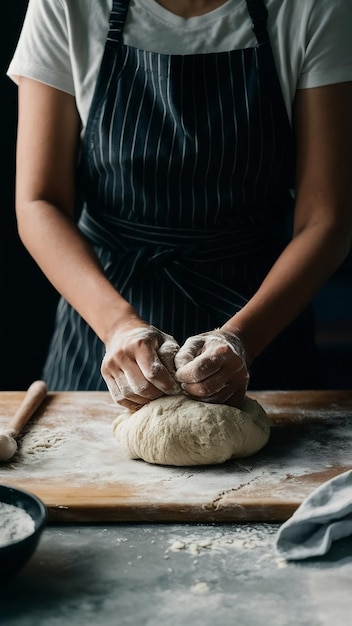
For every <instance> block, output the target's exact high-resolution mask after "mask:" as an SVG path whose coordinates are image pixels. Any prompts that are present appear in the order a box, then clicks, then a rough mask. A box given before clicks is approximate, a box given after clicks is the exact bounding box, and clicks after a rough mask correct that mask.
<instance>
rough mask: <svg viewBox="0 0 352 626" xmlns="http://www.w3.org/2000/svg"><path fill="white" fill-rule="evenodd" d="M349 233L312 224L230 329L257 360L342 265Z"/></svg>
mask: <svg viewBox="0 0 352 626" xmlns="http://www.w3.org/2000/svg"><path fill="white" fill-rule="evenodd" d="M349 230H350V229H349V228H345V229H344V230H343V232H341V227H339V228H337V227H336V228H333V227H329V226H327V225H326V226H322V225H319V224H312V225H311V226H307V227H306V228H304V229H303V230H302V231H301V232H299V233H298V234H297V235H296V236H295V237H294V238H293V240H292V241H291V242H290V244H289V245H288V246H287V248H286V249H285V250H284V251H283V253H282V254H281V256H280V257H279V259H278V260H277V262H276V263H275V265H274V266H273V267H272V269H271V270H270V272H269V273H268V275H267V276H266V278H265V280H264V281H263V283H262V285H261V286H260V288H259V289H258V291H257V292H256V293H255V294H254V296H253V297H252V298H251V299H250V300H249V302H248V303H247V304H246V305H245V306H244V307H243V309H241V311H240V312H238V313H237V314H236V315H235V316H234V317H232V318H231V319H230V320H229V321H228V322H227V323H226V324H225V325H224V326H223V329H224V330H230V331H232V332H234V333H235V334H237V335H238V336H239V337H240V338H241V339H242V341H243V344H244V346H245V350H246V355H247V361H248V363H249V364H250V363H251V362H252V361H253V359H254V358H255V357H256V356H258V354H260V353H261V352H262V350H263V349H264V348H265V347H266V346H267V345H268V344H269V343H270V342H271V341H272V340H273V339H274V338H275V337H276V336H277V335H278V334H279V333H280V332H281V331H282V330H283V329H284V328H285V327H286V326H287V325H288V324H290V323H291V322H292V321H293V320H294V319H295V318H296V317H297V316H298V315H299V313H300V312H301V311H302V310H303V309H304V308H305V307H306V306H307V305H308V304H309V303H310V302H311V301H312V299H313V297H314V296H315V295H316V293H317V292H318V291H319V289H320V288H321V287H322V286H323V285H324V283H325V282H326V281H327V279H328V278H329V277H330V276H331V275H332V273H333V272H334V271H335V270H336V269H337V267H338V266H339V265H340V264H341V263H342V261H343V260H344V258H345V256H346V254H347V253H348V250H349V246H350V234H349Z"/></svg>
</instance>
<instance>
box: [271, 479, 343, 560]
mask: <svg viewBox="0 0 352 626" xmlns="http://www.w3.org/2000/svg"><path fill="white" fill-rule="evenodd" d="M349 535H352V470H348V471H347V472H344V473H343V474H339V475H338V476H336V477H335V478H332V479H331V480H328V481H327V482H325V483H323V484H322V485H320V487H318V488H317V489H316V490H315V491H313V492H312V493H311V494H310V495H309V496H308V498H306V500H304V501H303V502H302V504H301V505H300V506H299V507H298V509H297V510H296V511H295V512H294V514H293V515H292V516H291V517H290V518H289V519H288V520H287V521H286V522H285V523H284V524H283V525H282V526H280V528H279V531H278V533H277V536H276V542H275V545H276V550H277V551H278V553H279V554H280V556H282V557H284V558H285V559H287V560H300V559H308V558H311V557H316V556H322V555H324V554H327V552H328V551H329V550H330V547H331V544H332V542H333V541H336V540H337V539H342V538H343V537H348V536H349Z"/></svg>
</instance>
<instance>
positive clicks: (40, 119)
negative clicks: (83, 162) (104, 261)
mask: <svg viewBox="0 0 352 626" xmlns="http://www.w3.org/2000/svg"><path fill="white" fill-rule="evenodd" d="M79 132H80V120H79V116H78V113H77V110H76V106H75V100H74V98H73V97H72V96H71V95H69V94H67V93H64V92H61V91H59V90H57V89H54V88H51V87H48V86H47V85H44V84H41V83H39V82H37V81H33V80H30V79H26V78H22V79H21V81H20V85H19V123H18V142H17V184H16V212H17V220H18V229H19V234H20V237H21V239H22V241H23V243H24V245H25V246H26V247H27V249H28V250H29V252H30V253H31V255H32V256H33V257H34V259H35V260H36V262H37V263H38V265H39V266H40V267H41V269H42V270H43V272H44V273H45V275H46V276H47V277H48V279H49V280H50V281H51V282H52V284H53V285H54V286H55V288H56V289H57V290H58V292H59V293H60V294H62V295H63V296H64V298H66V300H67V301H68V302H69V303H70V304H71V305H72V306H73V307H74V308H75V309H76V310H77V311H78V312H79V314H80V315H81V316H82V317H83V318H84V319H85V320H86V322H87V323H88V324H89V325H90V326H91V327H92V328H93V330H94V331H95V332H96V334H97V335H98V336H99V337H100V339H101V340H102V341H103V342H104V343H105V345H106V346H107V356H106V359H105V362H104V377H105V378H106V379H108V381H109V388H110V389H111V391H113V395H115V397H116V398H118V399H120V398H119V390H118V389H117V388H115V382H116V379H117V378H119V376H120V377H122V378H123V381H124V384H126V391H127V390H128V382H127V381H126V379H125V376H124V375H123V371H124V370H125V369H127V370H128V371H129V372H131V373H132V376H131V377H132V379H133V385H134V387H135V389H137V388H138V389H139V390H140V394H139V393H137V394H136V397H134V400H136V401H137V402H140V403H143V402H145V401H146V399H150V398H152V397H156V396H158V395H162V394H161V391H160V390H163V391H165V392H167V391H168V390H169V391H170V389H174V381H173V379H172V377H171V376H170V375H169V374H168V372H167V371H166V370H165V368H164V367H163V365H162V364H161V363H160V361H159V359H158V357H157V355H156V349H158V347H159V343H160V336H157V337H156V336H155V334H154V335H153V336H150V334H149V335H148V337H149V339H148V340H147V341H145V340H144V337H145V333H144V335H143V336H142V338H140V337H139V335H138V337H139V338H138V337H137V340H135V339H134V340H133V341H127V342H126V341H124V342H123V343H124V347H123V348H121V341H120V336H121V333H122V331H123V333H125V334H126V332H130V331H135V329H140V328H141V327H142V328H143V329H144V330H148V329H149V325H148V324H146V323H145V322H143V321H142V320H141V319H140V318H139V316H138V315H137V313H136V311H135V310H134V309H133V308H132V307H131V306H130V305H129V303H128V302H127V301H126V300H124V298H122V297H121V296H120V294H119V293H118V292H117V291H116V290H115V289H114V287H113V285H111V284H110V282H109V281H108V280H107V278H106V277H105V274H104V272H103V270H102V267H101V265H100V263H99V260H98V258H97V257H96V255H95V253H94V250H93V248H92V247H91V245H90V244H89V242H88V241H87V240H86V238H85V237H84V236H83V235H82V233H81V232H80V231H79V229H78V228H77V226H76V224H75V222H74V219H73V211H74V195H75V172H76V162H77V153H78V145H79ZM137 334H138V333H137ZM137 353H138V354H137ZM138 360H139V361H138ZM137 361H138V364H137ZM154 383H155V385H154ZM120 395H121V394H120ZM133 395H134V394H132V396H133Z"/></svg>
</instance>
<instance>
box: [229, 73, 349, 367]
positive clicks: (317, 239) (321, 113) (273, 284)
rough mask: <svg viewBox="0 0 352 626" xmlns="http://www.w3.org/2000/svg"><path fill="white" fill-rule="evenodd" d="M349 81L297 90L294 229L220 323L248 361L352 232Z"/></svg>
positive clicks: (330, 265)
mask: <svg viewBox="0 0 352 626" xmlns="http://www.w3.org/2000/svg"><path fill="white" fill-rule="evenodd" d="M351 111H352V83H346V84H339V85H333V86H329V87H321V88H317V89H307V90H301V91H298V92H297V97H296V102H295V107H294V125H295V131H296V144H297V170H296V203H295V213H294V234H293V239H292V241H291V243H290V244H289V245H288V246H287V248H286V249H285V250H284V252H283V254H282V255H281V256H280V257H279V259H278V261H277V262H276V264H275V265H274V267H273V268H272V270H271V271H270V272H269V274H268V276H267V277H266V279H265V280H264V282H263V284H262V285H261V287H260V289H259V290H258V292H257V293H256V294H255V296H254V297H253V298H252V299H251V300H250V302H249V303H248V304H247V305H246V306H245V307H244V308H243V309H242V310H241V311H240V312H239V313H238V314H237V315H236V316H234V317H233V318H232V320H231V321H230V322H229V323H228V324H226V325H225V326H226V327H227V328H228V329H233V330H234V331H236V332H238V333H239V334H240V336H241V338H242V340H243V342H244V344H245V346H246V352H247V355H248V358H249V362H251V361H252V360H253V358H255V357H256V356H257V355H258V354H259V353H260V352H261V351H262V350H263V349H264V348H265V346H266V345H268V343H270V341H271V340H272V339H274V338H275V337H276V336H277V335H278V334H279V332H281V330H282V329H284V328H285V327H286V326H287V325H288V324H289V323H290V322H291V321H292V320H293V319H294V318H295V317H296V316H297V315H298V314H299V313H300V312H301V311H302V310H303V309H304V308H305V307H306V305H307V304H308V303H309V302H310V301H311V300H312V298H313V297H314V296H315V294H316V293H317V292H318V290H319V289H320V288H321V287H322V286H323V285H324V283H325V282H326V281H327V279H328V278H329V277H330V276H331V274H332V273H333V272H334V271H335V270H336V269H337V268H338V267H339V266H340V265H341V263H342V262H343V260H344V259H345V258H346V256H347V254H348V252H349V250H350V247H351V234H352V168H351V156H350V155H351V146H352V116H351Z"/></svg>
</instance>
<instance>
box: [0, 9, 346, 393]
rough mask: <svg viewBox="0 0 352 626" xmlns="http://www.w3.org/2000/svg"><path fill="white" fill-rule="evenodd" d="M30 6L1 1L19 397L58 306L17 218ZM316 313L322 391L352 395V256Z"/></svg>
mask: <svg viewBox="0 0 352 626" xmlns="http://www.w3.org/2000/svg"><path fill="white" fill-rule="evenodd" d="M27 4H28V2H27V0H1V25H0V96H1V97H0V113H1V115H0V146H1V151H0V154H1V166H0V252H1V257H0V355H1V359H0V390H22V389H25V388H27V387H28V386H29V384H30V383H31V382H32V381H33V380H34V379H36V378H39V377H40V372H41V368H42V365H43V361H44V358H45V354H46V349H47V345H48V341H49V337H50V334H51V330H52V325H53V317H54V311H55V307H56V303H57V298H58V296H57V294H56V292H55V291H54V289H53V288H52V287H51V286H50V284H49V283H48V281H47V280H46V278H45V277H44V276H43V274H42V273H41V271H40V270H39V269H38V268H37V266H36V265H35V263H34V261H33V260H32V259H31V257H30V256H29V255H28V253H27V252H26V251H25V249H24V247H23V246H22V244H21V242H20V241H19V238H18V236H17V230H16V220H15V212H14V178H15V142H16V120H17V88H16V86H15V85H14V84H13V83H12V82H11V81H10V79H9V78H7V77H6V75H5V74H6V70H7V67H8V64H9V61H10V59H11V57H12V54H13V51H14V49H15V46H16V43H17V39H18V36H19V32H20V29H21V26H22V22H23V18H24V15H25V11H26V8H27ZM351 175H352V159H351ZM314 305H315V310H316V314H317V341H318V345H319V350H320V353H321V362H322V365H323V369H324V372H325V376H326V383H325V386H326V387H327V388H332V389H336V388H345V389H352V256H351V255H350V257H349V259H348V260H347V261H346V262H345V263H344V264H343V266H342V267H341V268H340V269H339V271H338V272H336V274H335V275H334V276H333V278H332V279H331V280H330V281H329V282H328V284H327V285H326V287H325V288H324V289H322V291H321V292H320V294H319V295H318V297H317V298H316V300H315V303H314Z"/></svg>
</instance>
